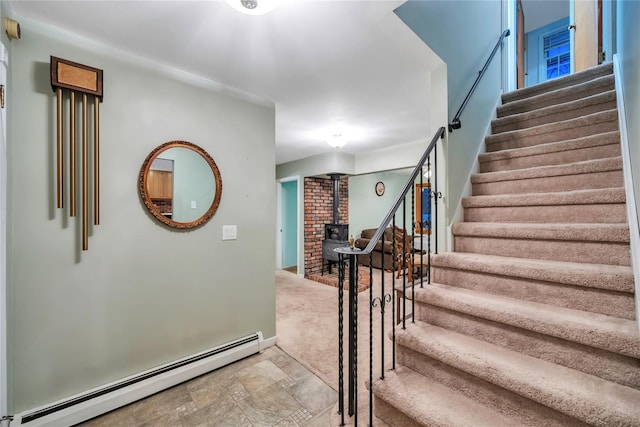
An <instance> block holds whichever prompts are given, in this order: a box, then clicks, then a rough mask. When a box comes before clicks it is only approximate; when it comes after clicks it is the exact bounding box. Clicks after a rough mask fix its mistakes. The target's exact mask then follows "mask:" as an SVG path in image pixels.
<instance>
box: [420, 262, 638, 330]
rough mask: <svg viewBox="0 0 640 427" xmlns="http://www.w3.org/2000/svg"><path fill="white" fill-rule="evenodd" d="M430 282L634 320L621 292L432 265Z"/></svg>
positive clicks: (627, 299)
mask: <svg viewBox="0 0 640 427" xmlns="http://www.w3.org/2000/svg"><path fill="white" fill-rule="evenodd" d="M431 280H432V281H433V282H434V283H441V284H443V285H450V286H457V287H460V288H465V289H470V290H474V291H480V292H487V293H490V294H496V295H502V296H506V297H511V298H518V299H521V300H526V301H532V302H539V303H543V304H549V305H555V306H558V307H564V308H570V309H574V310H582V311H589V312H592V313H599V314H604V315H607V316H617V317H621V318H623V319H629V320H633V319H635V301H634V297H633V294H630V293H625V292H616V291H610V290H605V289H597V288H589V287H581V286H572V285H566V284H563V283H551V282H545V281H538V280H533V279H529V278H520V277H513V276H503V275H496V274H488V273H480V272H476V271H470V270H459V269H453V268H444V267H438V266H432V270H431Z"/></svg>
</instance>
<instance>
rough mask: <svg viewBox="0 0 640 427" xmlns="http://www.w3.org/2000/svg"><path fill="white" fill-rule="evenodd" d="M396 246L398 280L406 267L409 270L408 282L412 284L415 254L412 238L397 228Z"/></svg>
mask: <svg viewBox="0 0 640 427" xmlns="http://www.w3.org/2000/svg"><path fill="white" fill-rule="evenodd" d="M394 246H395V249H396V272H397V273H396V279H398V278H400V273H401V272H402V271H403V266H404V267H406V269H407V280H408V281H409V282H412V281H413V254H412V249H411V246H412V245H411V237H410V236H409V235H408V234H407V233H406V231H405V230H403V229H402V228H398V227H396V229H395V233H394ZM403 261H404V262H403Z"/></svg>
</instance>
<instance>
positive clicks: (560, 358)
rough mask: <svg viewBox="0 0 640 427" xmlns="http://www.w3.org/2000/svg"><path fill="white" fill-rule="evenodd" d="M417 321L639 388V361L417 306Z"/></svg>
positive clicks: (521, 330) (433, 308)
mask: <svg viewBox="0 0 640 427" xmlns="http://www.w3.org/2000/svg"><path fill="white" fill-rule="evenodd" d="M416 317H417V319H418V320H421V321H424V322H427V323H430V324H432V325H435V326H440V327H442V328H445V329H448V330H452V331H455V332H458V333H461V334H464V335H468V336H471V337H473V338H475V339H480V340H484V341H487V342H490V343H492V344H495V345H499V346H501V347H504V348H507V349H510V350H513V351H518V352H520V353H524V354H526V355H528V356H532V357H537V358H539V359H542V360H546V361H549V362H552V363H557V364H559V365H563V366H566V367H569V368H572V369H576V370H579V371H582V372H585V373H587V374H591V375H595V376H597V377H600V378H604V379H606V380H609V381H614V382H617V383H619V384H622V385H626V386H629V387H640V370H639V369H638V368H639V367H640V361H638V360H637V359H634V358H631V357H627V356H623V355H619V354H614V353H611V352H608V351H605V350H600V349H597V348H593V347H589V346H585V345H582V344H577V343H574V342H570V341H567V340H563V339H559V338H555V337H551V336H546V335H543V334H539V333H536V332H533V331H528V330H524V329H520V328H517V327H513V326H508V325H505V324H502V323H498V322H494V321H491V320H487V319H482V318H478V317H474V316H472V315H467V314H464V313H459V312H456V311H452V310H449V309H446V308H443V307H439V306H435V305H430V304H425V303H422V302H420V303H418V304H417V313H416Z"/></svg>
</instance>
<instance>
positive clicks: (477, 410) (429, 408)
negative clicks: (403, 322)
mask: <svg viewBox="0 0 640 427" xmlns="http://www.w3.org/2000/svg"><path fill="white" fill-rule="evenodd" d="M373 387H374V390H375V391H376V398H377V399H382V400H384V401H385V402H387V403H389V404H391V405H392V406H394V407H395V408H397V410H399V411H400V412H402V413H403V414H405V415H407V416H408V417H409V418H410V419H411V420H412V421H414V422H415V423H416V424H417V425H428V426H442V427H463V426H468V427H476V426H477V427H480V426H486V427H497V426H509V425H512V423H513V420H512V419H511V418H509V417H507V416H505V415H502V414H500V413H498V412H496V411H494V410H491V409H489V408H487V407H486V406H484V405H481V404H479V403H478V402H475V401H473V400H471V399H469V398H468V397H465V396H463V395H461V394H460V393H456V392H455V391H454V390H451V389H450V388H447V387H445V386H443V385H441V384H439V383H437V382H434V381H427V380H425V377H424V376H422V375H420V374H418V373H417V372H415V371H413V370H411V369H409V368H404V367H401V366H399V367H397V368H396V370H395V371H391V372H388V373H387V374H385V379H384V380H376V381H375V382H374V386H373ZM383 421H384V419H383Z"/></svg>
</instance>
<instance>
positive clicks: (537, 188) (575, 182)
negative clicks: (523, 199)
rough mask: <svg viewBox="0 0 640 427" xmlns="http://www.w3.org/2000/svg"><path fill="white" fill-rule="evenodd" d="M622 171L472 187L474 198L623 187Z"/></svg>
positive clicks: (597, 172)
mask: <svg viewBox="0 0 640 427" xmlns="http://www.w3.org/2000/svg"><path fill="white" fill-rule="evenodd" d="M623 186H624V180H623V176H622V171H621V170H610V171H602V172H599V171H596V172H592V173H584V174H575V175H560V176H542V177H537V178H528V179H514V180H505V181H493V182H475V183H473V184H472V186H471V191H472V194H473V195H474V196H494V195H501V194H525V193H552V192H560V191H573V190H591V189H598V188H615V187H623Z"/></svg>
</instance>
